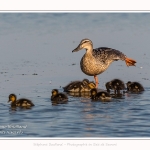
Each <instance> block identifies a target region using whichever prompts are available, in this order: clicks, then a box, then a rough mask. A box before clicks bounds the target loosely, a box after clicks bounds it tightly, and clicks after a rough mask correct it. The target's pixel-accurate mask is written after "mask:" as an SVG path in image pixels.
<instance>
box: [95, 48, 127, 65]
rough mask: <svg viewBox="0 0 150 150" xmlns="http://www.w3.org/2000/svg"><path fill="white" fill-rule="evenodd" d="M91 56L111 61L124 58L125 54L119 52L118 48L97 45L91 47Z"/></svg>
mask: <svg viewBox="0 0 150 150" xmlns="http://www.w3.org/2000/svg"><path fill="white" fill-rule="evenodd" d="M93 56H94V57H95V58H97V59H100V60H102V61H104V62H106V61H107V60H111V61H117V60H125V58H126V55H125V54H123V53H122V52H120V51H119V50H116V49H112V48H108V47H99V48H96V49H93Z"/></svg>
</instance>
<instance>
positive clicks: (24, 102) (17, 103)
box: [8, 94, 34, 107]
mask: <svg viewBox="0 0 150 150" xmlns="http://www.w3.org/2000/svg"><path fill="white" fill-rule="evenodd" d="M8 102H11V107H31V106H34V104H33V103H32V102H31V100H29V99H25V98H21V99H18V100H17V96H16V95H15V94H10V95H9V100H8Z"/></svg>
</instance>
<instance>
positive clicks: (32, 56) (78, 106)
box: [0, 13, 150, 137]
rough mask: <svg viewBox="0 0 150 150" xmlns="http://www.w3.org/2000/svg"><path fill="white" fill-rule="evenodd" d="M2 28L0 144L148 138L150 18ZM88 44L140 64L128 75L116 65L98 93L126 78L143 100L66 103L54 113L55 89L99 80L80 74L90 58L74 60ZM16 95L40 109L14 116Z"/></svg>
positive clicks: (6, 18) (80, 17) (31, 21)
mask: <svg viewBox="0 0 150 150" xmlns="http://www.w3.org/2000/svg"><path fill="white" fill-rule="evenodd" d="M0 22H1V24H0V30H1V32H0V52H1V55H0V90H1V94H0V111H1V113H0V120H1V123H0V137H150V130H149V127H150V117H149V116H150V98H149V97H150V80H149V74H150V70H149V67H150V61H149V59H150V53H149V39H150V27H149V23H150V14H142V13H141V14H136V13H135V14H128V13H124V14H119V13H118V14H111V13H108V14H107V13H97V14H94V13H87V14H84V13H81V14H80V13H78V14H71V13H69V14H68V13H65V14H63V13H55V14H53V13H49V14H45V13H36V14H34V13H32V14H29V13H26V14H21V13H19V14H15V13H14V14H13V13H12V14H9V13H7V14H4V13H1V14H0ZM83 38H90V39H91V40H92V41H93V43H94V47H99V46H108V47H112V48H116V49H119V50H120V51H122V52H124V53H125V54H126V55H127V56H128V57H131V58H134V59H135V60H137V66H136V67H129V68H128V67H126V65H125V63H124V62H122V61H118V62H114V63H113V64H112V65H111V66H110V67H109V69H108V70H107V71H105V72H104V73H103V74H101V75H99V76H98V77H99V81H100V85H99V88H102V89H105V86H104V85H105V83H106V82H107V81H109V80H111V79H114V78H120V79H122V80H123V81H124V82H125V83H126V82H127V81H129V80H131V81H138V82H140V83H141V84H143V86H144V88H145V92H144V93H142V94H128V95H125V97H124V98H123V99H113V101H112V102H106V103H103V102H92V101H91V99H90V98H88V97H74V96H69V95H68V97H69V101H68V103H67V104H60V105H52V103H51V101H50V96H51V90H52V89H53V88H57V89H59V91H60V92H63V89H62V87H63V86H65V85H66V84H68V83H69V82H70V81H73V80H82V79H83V78H87V79H89V80H93V77H90V76H86V75H85V74H83V73H82V72H81V70H80V66H79V64H80V59H81V57H82V56H83V54H84V53H85V50H82V51H80V52H77V53H72V50H73V49H74V48H75V47H76V46H77V45H78V44H79V42H80V40H81V39H83ZM72 64H75V65H72ZM10 93H15V94H16V95H17V97H18V98H22V97H25V98H29V99H31V100H32V101H33V103H34V104H35V107H33V108H32V109H19V108H18V109H16V110H12V109H11V107H10V104H9V103H7V101H8V96H9V94H10Z"/></svg>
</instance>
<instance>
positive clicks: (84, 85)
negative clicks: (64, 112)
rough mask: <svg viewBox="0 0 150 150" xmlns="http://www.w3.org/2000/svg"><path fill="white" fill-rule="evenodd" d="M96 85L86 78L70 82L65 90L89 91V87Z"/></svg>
mask: <svg viewBox="0 0 150 150" xmlns="http://www.w3.org/2000/svg"><path fill="white" fill-rule="evenodd" d="M95 87H96V85H95V83H94V82H90V81H89V80H87V79H84V80H83V81H79V82H76V83H74V84H72V83H71V85H70V86H68V87H67V88H66V89H65V90H66V92H89V91H90V90H91V89H93V88H95Z"/></svg>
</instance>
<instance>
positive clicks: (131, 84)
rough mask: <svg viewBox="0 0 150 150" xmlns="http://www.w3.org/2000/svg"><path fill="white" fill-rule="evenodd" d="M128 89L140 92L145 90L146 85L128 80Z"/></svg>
mask: <svg viewBox="0 0 150 150" xmlns="http://www.w3.org/2000/svg"><path fill="white" fill-rule="evenodd" d="M126 84H127V91H130V92H133V93H134V92H135V93H139V92H142V91H144V87H143V86H142V85H141V84H140V83H138V82H131V81H128V82H127V83H126Z"/></svg>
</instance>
